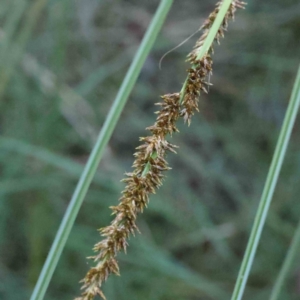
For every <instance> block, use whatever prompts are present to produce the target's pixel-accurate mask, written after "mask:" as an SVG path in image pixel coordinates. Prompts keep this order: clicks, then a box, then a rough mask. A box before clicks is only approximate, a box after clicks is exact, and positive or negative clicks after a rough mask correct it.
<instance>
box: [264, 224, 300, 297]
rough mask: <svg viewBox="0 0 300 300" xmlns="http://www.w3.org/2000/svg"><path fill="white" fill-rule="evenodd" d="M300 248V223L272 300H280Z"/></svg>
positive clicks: (275, 286) (277, 280) (273, 290)
mask: <svg viewBox="0 0 300 300" xmlns="http://www.w3.org/2000/svg"><path fill="white" fill-rule="evenodd" d="M299 248H300V221H299V223H298V226H297V229H296V231H295V234H294V237H293V240H292V244H291V246H290V248H289V250H288V253H287V254H286V257H285V259H284V262H283V264H282V267H281V270H280V272H279V274H278V277H277V279H276V282H275V284H274V287H273V289H272V293H271V297H270V300H277V299H280V297H279V296H280V292H281V289H282V287H283V284H284V281H285V280H286V278H287V276H288V274H289V272H290V270H291V268H292V266H293V262H294V261H295V258H296V256H297V255H299Z"/></svg>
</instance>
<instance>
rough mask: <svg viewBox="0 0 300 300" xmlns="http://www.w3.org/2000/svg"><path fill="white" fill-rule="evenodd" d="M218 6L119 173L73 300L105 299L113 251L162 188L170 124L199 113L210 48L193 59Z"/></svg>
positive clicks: (230, 11)
mask: <svg viewBox="0 0 300 300" xmlns="http://www.w3.org/2000/svg"><path fill="white" fill-rule="evenodd" d="M221 4H222V1H220V2H218V3H217V5H216V8H215V10H214V11H213V12H212V13H211V14H210V15H209V17H208V19H207V20H206V21H205V22H204V25H203V26H202V29H203V30H204V33H203V34H202V36H201V37H200V38H199V40H198V41H197V42H196V45H195V47H194V49H193V51H192V52H191V53H190V54H189V55H188V61H189V62H190V63H191V67H190V68H189V69H188V70H187V72H188V76H187V80H186V82H185V84H184V87H183V89H182V91H181V92H180V93H174V94H166V95H164V96H162V97H161V98H162V102H161V103H157V105H159V106H161V110H160V111H158V112H157V114H158V116H157V119H156V122H155V123H154V125H152V126H150V127H148V128H147V130H148V131H150V132H151V134H152V135H149V136H147V137H142V138H140V141H141V142H142V145H141V146H139V147H137V150H138V151H137V152H136V153H135V154H134V156H135V161H134V163H133V168H134V171H133V172H132V173H126V174H125V175H126V178H125V179H123V182H125V183H126V187H125V189H124V191H123V192H122V196H121V198H120V202H119V204H118V205H117V206H112V207H111V209H112V211H113V215H115V218H114V220H113V221H112V222H111V224H110V225H109V226H107V227H104V228H101V229H100V230H99V231H100V233H101V235H102V237H103V238H104V239H103V240H102V241H100V242H99V243H97V244H96V245H95V246H94V249H93V250H94V251H95V253H96V254H95V256H92V257H90V258H92V259H93V260H94V262H95V263H96V265H95V266H94V267H92V268H91V269H90V270H89V271H88V272H87V274H86V276H85V278H84V279H83V280H82V282H83V286H82V289H83V290H84V291H83V293H82V295H81V297H79V298H76V299H75V300H92V299H94V297H96V296H97V295H98V296H100V297H102V298H103V299H106V298H105V296H104V294H103V292H102V290H101V286H102V283H103V282H104V281H106V280H107V278H108V276H109V275H110V274H111V273H114V274H116V275H119V266H118V262H117V260H116V256H117V253H118V252H119V251H121V250H124V251H125V252H126V248H127V245H128V243H127V239H128V237H129V236H130V234H133V235H134V234H135V232H136V231H138V228H137V226H136V218H137V215H138V213H140V212H143V209H144V208H145V207H146V206H147V204H148V202H149V195H150V194H154V193H155V191H156V189H157V188H158V187H159V186H161V185H162V179H163V178H164V175H163V172H164V171H167V170H169V169H170V168H169V167H168V163H167V161H166V160H165V156H166V153H167V152H169V151H171V152H174V153H176V152H175V148H176V146H174V145H172V144H170V143H169V142H168V141H167V140H166V139H165V138H166V135H168V134H170V135H172V134H173V132H178V130H177V128H176V122H177V120H178V119H179V118H180V117H183V119H184V121H185V122H187V123H188V124H190V122H191V117H192V116H193V114H194V113H195V111H199V108H198V102H199V96H200V92H201V91H203V92H205V93H207V90H208V88H207V87H208V86H209V85H210V84H209V83H208V82H207V81H208V77H209V76H210V75H211V73H212V59H211V54H212V52H213V48H212V47H210V49H209V50H208V52H207V53H206V54H205V55H204V56H203V57H202V58H201V59H199V58H198V57H197V56H198V53H199V51H200V48H201V47H202V46H203V43H204V41H205V39H206V37H207V35H208V32H209V30H210V28H211V26H212V24H213V22H214V20H215V18H216V16H217V13H218V12H219V9H220V6H221ZM244 5H245V3H243V2H241V1H237V0H236V1H232V3H231V5H230V7H229V9H228V11H227V13H226V15H225V17H224V20H223V22H222V24H221V26H220V28H219V30H218V32H217V35H216V37H215V41H217V42H218V43H219V40H220V38H221V37H223V36H224V31H225V30H226V29H227V26H228V21H229V20H230V19H233V18H234V13H235V11H236V9H237V8H243V7H244Z"/></svg>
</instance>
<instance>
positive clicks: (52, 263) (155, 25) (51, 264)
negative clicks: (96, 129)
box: [30, 0, 173, 300]
mask: <svg viewBox="0 0 300 300" xmlns="http://www.w3.org/2000/svg"><path fill="white" fill-rule="evenodd" d="M172 3H173V0H162V1H161V3H160V5H159V7H158V9H157V11H156V13H155V15H154V17H153V19H152V22H151V24H150V26H149V27H148V29H147V32H146V34H145V36H144V38H143V41H142V43H141V45H140V47H139V49H138V51H137V53H136V55H135V57H134V60H133V62H132V64H131V66H130V68H129V70H128V72H127V74H126V76H125V78H124V81H123V83H122V85H121V88H120V90H119V92H118V94H117V96H116V99H115V101H114V103H113V105H112V107H111V109H110V111H109V113H108V116H107V119H106V121H105V123H104V125H103V127H102V130H101V132H100V134H99V136H98V138H97V141H96V144H95V146H94V149H93V151H92V153H91V155H90V157H89V160H88V162H87V164H86V166H85V169H84V171H83V173H82V175H81V178H80V180H79V182H78V184H77V187H76V189H75V192H74V194H73V197H72V199H71V202H70V204H69V207H68V209H67V211H66V213H65V215H64V217H63V220H62V222H61V225H60V227H59V230H58V232H57V234H56V237H55V240H54V242H53V244H52V247H51V249H50V252H49V254H48V257H47V260H46V262H45V264H44V266H43V269H42V272H41V274H40V277H39V279H38V282H37V284H36V286H35V289H34V291H33V294H32V296H31V298H30V299H31V300H41V299H43V297H44V295H45V293H46V289H47V287H48V285H49V282H50V280H51V277H52V274H53V272H54V270H55V268H56V265H57V263H58V260H59V257H60V255H61V253H62V250H63V248H64V246H65V243H66V241H67V238H68V236H69V233H70V231H71V229H72V226H73V224H74V221H75V218H76V216H77V214H78V211H79V209H80V206H81V204H82V201H83V199H84V197H85V195H86V193H87V191H88V188H89V186H90V183H91V181H92V179H93V176H94V174H95V172H96V170H97V167H98V164H99V162H100V160H101V157H102V154H103V151H104V149H105V147H106V145H107V143H108V141H109V139H110V137H111V135H112V132H113V130H114V128H115V126H116V124H117V121H118V119H119V116H120V114H121V112H122V110H123V108H124V105H125V103H126V100H127V98H128V96H129V94H130V92H131V90H132V88H133V86H134V84H135V82H136V80H137V77H138V75H139V73H140V70H141V68H142V66H143V64H144V61H145V59H146V57H147V55H148V53H149V52H150V49H151V48H152V46H153V44H154V41H155V39H156V37H157V34H158V32H159V31H160V29H161V27H162V25H163V23H164V20H165V17H166V15H167V13H168V11H169V10H170V8H171V5H172Z"/></svg>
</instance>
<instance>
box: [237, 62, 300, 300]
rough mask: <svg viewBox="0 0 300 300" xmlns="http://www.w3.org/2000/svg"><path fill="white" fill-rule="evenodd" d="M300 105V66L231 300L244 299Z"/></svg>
mask: <svg viewBox="0 0 300 300" xmlns="http://www.w3.org/2000/svg"><path fill="white" fill-rule="evenodd" d="M299 104H300V66H299V69H298V73H297V77H296V80H295V84H294V87H293V91H292V95H291V98H290V102H289V105H288V108H287V112H286V115H285V118H284V121H283V125H282V127H281V131H280V135H279V139H278V142H277V145H276V149H275V153H274V155H273V159H272V163H271V166H270V169H269V173H268V176H267V180H266V183H265V186H264V190H263V194H262V197H261V200H260V203H259V207H258V210H257V213H256V216H255V220H254V224H253V227H252V231H251V235H250V238H249V241H248V245H247V249H246V252H245V254H244V258H243V262H242V265H241V268H240V272H239V275H238V278H237V281H236V284H235V288H234V291H233V295H232V298H231V300H240V299H242V296H243V293H244V289H245V285H246V282H247V279H248V276H249V272H250V269H251V266H252V263H253V260H254V256H255V253H256V249H257V246H258V243H259V240H260V236H261V232H262V229H263V226H264V223H265V220H266V216H267V213H268V210H269V206H270V203H271V200H272V196H273V194H274V189H275V186H276V183H277V180H278V176H279V172H280V169H281V166H282V163H283V159H284V156H285V153H286V149H287V146H288V143H289V139H290V136H291V132H292V128H293V126H294V123H295V119H296V115H297V112H298V109H299Z"/></svg>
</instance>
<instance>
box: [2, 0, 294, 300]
mask: <svg viewBox="0 0 300 300" xmlns="http://www.w3.org/2000/svg"><path fill="white" fill-rule="evenodd" d="M157 5H158V1H153V2H150V1H146V0H139V1H134V0H131V1H129V0H128V1H97V0H85V1H70V0H64V1H61V0H60V1H58V0H51V1H46V0H31V1H29V0H27V1H26V0H10V1H9V0H2V1H1V2H0V106H1V110H0V130H1V137H0V172H1V182H0V187H1V188H0V278H1V282H0V298H1V299H12V300H18V299H27V298H29V297H30V294H31V292H32V290H33V288H34V285H35V283H36V280H37V278H38V276H39V273H40V271H41V268H42V266H43V264H44V261H45V259H46V257H47V254H48V251H49V248H50V247H51V244H52V241H53V239H54V237H55V234H56V231H57V229H58V227H59V224H60V221H61V219H62V217H63V214H64V212H65V210H66V208H67V205H68V203H69V201H70V198H71V196H72V193H73V190H74V188H75V186H76V183H77V180H78V178H79V176H80V174H81V172H82V170H83V167H84V164H85V162H86V161H87V158H88V156H89V154H90V152H91V149H92V147H93V145H94V143H95V140H96V137H97V134H98V132H99V130H100V129H101V126H102V125H103V122H104V120H105V118H106V116H107V113H108V110H109V108H110V106H111V104H112V102H113V100H114V98H115V96H116V94H117V91H118V89H119V87H120V85H121V82H122V80H123V77H124V76H125V74H126V71H127V69H128V66H129V64H130V62H131V61H132V59H133V57H134V54H135V52H136V49H137V47H138V45H139V44H140V42H141V39H142V37H143V35H144V33H145V31H146V29H147V27H148V25H149V22H150V20H151V18H152V16H153V14H154V12H155V10H156V8H157ZM213 8H214V3H212V1H196V0H190V1H174V5H173V7H172V9H171V11H170V13H169V15H168V17H167V20H166V22H165V24H164V25H163V29H162V31H161V33H160V34H159V36H158V39H157V40H156V42H155V44H154V48H153V49H152V51H151V53H150V55H149V56H148V58H147V60H146V63H145V65H144V67H143V69H142V72H141V74H140V76H139V78H138V81H137V83H136V85H135V87H134V90H133V92H132V93H131V95H130V98H129V100H128V103H127V105H126V106H125V109H124V111H123V112H122V115H121V119H120V121H119V123H118V125H117V127H116V130H115V131H114V133H113V136H112V138H111V140H110V142H109V145H108V147H107V148H106V150H105V154H104V157H103V159H102V161H101V163H100V166H99V170H98V171H97V174H96V176H95V180H94V181H93V183H92V186H91V188H90V190H89V192H88V195H87V197H86V200H85V202H84V204H83V206H82V208H81V210H80V213H79V216H78V218H77V219H76V222H75V225H74V228H73V230H72V232H71V236H70V238H69V239H68V242H67V244H66V247H65V249H64V251H63V255H62V257H61V259H60V261H59V264H58V267H57V269H56V271H55V273H54V276H53V280H52V281H51V284H50V286H49V289H48V292H47V294H46V297H45V299H46V300H52V299H53V300H54V299H72V298H73V297H75V296H77V295H78V291H79V287H80V285H79V284H78V281H79V280H80V279H81V278H82V277H83V276H84V274H85V273H86V271H87V270H88V268H89V266H91V265H92V262H87V261H86V259H85V257H86V256H90V255H92V250H91V249H92V246H93V245H94V244H95V243H96V242H97V241H98V240H99V234H98V233H97V231H96V229H97V228H101V227H103V226H106V225H108V224H109V222H110V221H111V216H110V214H111V211H110V210H109V208H108V207H109V206H112V205H116V204H117V201H118V198H119V197H120V192H121V190H123V188H124V184H123V183H120V180H121V179H122V178H123V174H124V173H125V172H128V171H131V165H132V161H133V156H132V154H133V153H134V152H135V147H137V146H138V145H139V137H140V136H145V135H146V134H147V133H146V131H145V127H148V126H150V125H151V124H153V122H154V121H155V115H154V114H153V112H154V111H156V110H157V107H155V106H154V103H156V102H158V101H159V95H162V94H165V93H169V92H177V91H180V89H181V86H182V83H183V82H184V80H185V76H186V72H185V71H186V69H187V67H188V66H187V63H185V62H184V61H185V56H186V54H187V53H188V52H189V51H190V49H191V47H192V46H193V44H194V42H195V40H196V39H197V38H198V36H199V35H198V36H197V37H193V38H192V39H191V40H189V41H188V42H187V43H186V44H184V45H183V46H182V47H180V48H179V49H176V50H175V51H173V52H172V53H170V54H169V55H168V56H167V57H166V58H165V59H164V60H163V62H162V70H159V67H158V64H159V60H160V58H161V57H162V55H163V54H164V53H165V52H166V51H168V50H170V49H171V48H173V47H174V46H176V45H178V44H179V43H180V42H182V41H183V40H184V39H185V38H186V37H188V36H189V35H190V34H191V33H192V32H194V31H195V30H197V29H198V28H199V26H200V25H201V24H202V22H203V21H204V19H205V18H206V17H207V16H208V14H209V13H210V11H211V10H212V9H213ZM299 15H300V6H299V3H298V1H296V0H289V1H283V0H281V1H279V0H277V1H271V0H266V1H263V2H262V1H257V0H253V1H251V2H249V3H248V5H247V9H246V10H245V11H239V12H238V13H237V16H236V20H235V22H233V23H230V25H229V31H228V33H226V39H224V40H221V45H220V46H216V47H215V54H214V72H213V76H212V77H211V83H212V84H213V86H212V87H211V88H210V92H209V94H208V95H204V94H203V96H201V100H200V114H197V115H195V116H194V118H193V121H192V124H191V126H190V127H187V126H185V125H184V124H183V122H181V123H180V124H179V130H180V134H175V135H173V138H172V143H174V144H176V145H179V149H178V151H177V152H178V154H177V155H174V154H170V155H168V161H169V163H170V166H171V167H172V170H171V171H170V172H168V174H167V178H166V180H165V181H164V185H163V186H162V187H161V188H160V189H159V191H158V193H157V194H156V195H154V196H152V197H151V202H150V205H149V207H148V209H147V210H146V211H145V212H144V214H143V215H141V216H140V217H139V220H138V226H139V229H140V230H141V232H142V234H138V235H136V237H135V238H131V239H130V241H129V248H128V253H127V255H125V254H121V255H120V256H119V263H120V271H121V277H116V276H111V278H110V279H109V280H108V281H107V283H106V284H105V286H104V292H105V294H106V296H107V298H108V299H109V300H114V299H120V300H122V299H132V300H135V299H160V300H169V299H172V300H183V299H190V300H196V299H197V300H198V299H199V300H212V299H213V300H221V299H222V300H223V299H230V296H231V293H232V290H233V287H234V284H235V280H236V277H237V273H238V270H239V267H240V263H241V260H242V257H243V253H244V251H245V248H246V244H247V240H248V237H249V233H250V229H251V226H252V223H253V219H254V215H255V213H256V209H257V206H258V202H259V199H260V196H261V193H262V190H263V186H264V182H265V179H266V176H267V172H268V168H269V165H270V162H271V159H272V155H273V152H274V148H275V145H276V141H277V138H278V134H279V130H280V128H281V125H282V121H283V117H284V114H285V111H286V107H287V104H288V100H289V97H290V94H291V90H292V87H293V83H294V80H295V75H296V72H297V68H298V64H299V49H300V31H299V26H300V22H299ZM298 128H299V121H298V122H297V123H296V126H295V128H294V130H293V133H292V138H291V142H290V145H289V148H288V152H287V157H286V159H285V161H284V165H283V169H282V172H281V175H280V179H279V183H278V186H277V188H276V191H275V195H274V199H273V203H272V206H271V209H270V212H269V214H268V218H267V223H266V227H265V229H264V231H263V235H262V240H261V243H260V245H259V248H258V252H257V256H256V260H255V263H254V266H253V269H252V271H251V276H250V278H249V283H248V287H247V289H246V294H245V297H244V299H245V300H247V299H249V300H250V299H256V300H265V299H269V297H270V294H271V290H272V287H273V285H274V282H275V280H276V277H277V274H278V272H279V270H280V268H281V265H282V262H283V260H284V257H285V254H286V252H287V250H288V249H289V247H290V244H291V241H292V237H293V235H294V232H295V230H296V227H297V223H298V221H299V214H300V201H299V194H300V186H298V181H299V178H300V154H299V153H300V151H299V150H300V149H299V145H300V134H299V129H298ZM297 259H298V260H295V262H294V263H293V264H292V269H291V271H290V273H289V277H288V281H287V282H286V283H285V285H284V287H283V289H282V294H281V297H280V298H279V299H284V300H296V299H299V297H300V263H299V255H298V257H297Z"/></svg>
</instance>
